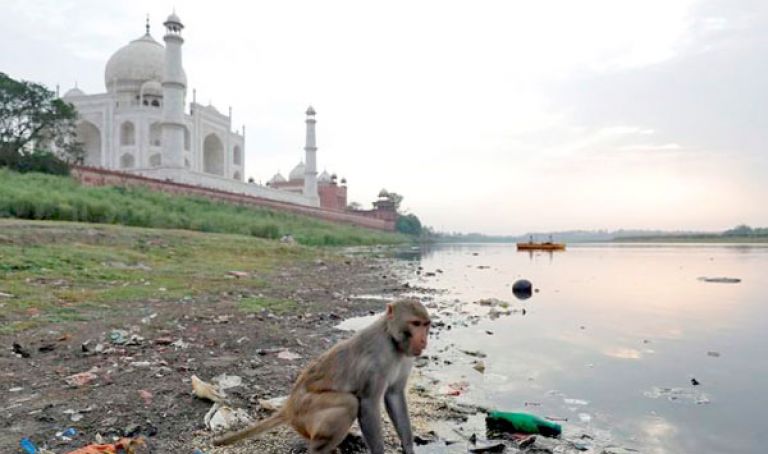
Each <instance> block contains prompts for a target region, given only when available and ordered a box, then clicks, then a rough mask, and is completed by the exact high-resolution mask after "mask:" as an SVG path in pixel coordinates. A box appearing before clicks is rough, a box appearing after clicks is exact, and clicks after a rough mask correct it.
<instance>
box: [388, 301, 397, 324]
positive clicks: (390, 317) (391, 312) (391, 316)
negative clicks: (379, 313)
mask: <svg viewBox="0 0 768 454" xmlns="http://www.w3.org/2000/svg"><path fill="white" fill-rule="evenodd" d="M394 318H395V306H394V305H393V304H392V303H387V320H394Z"/></svg>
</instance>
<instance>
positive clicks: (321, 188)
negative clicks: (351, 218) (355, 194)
mask: <svg viewBox="0 0 768 454" xmlns="http://www.w3.org/2000/svg"><path fill="white" fill-rule="evenodd" d="M317 193H318V195H319V196H320V208H324V209H327V210H334V211H345V210H346V209H347V187H346V186H338V185H336V184H320V185H318V187H317Z"/></svg>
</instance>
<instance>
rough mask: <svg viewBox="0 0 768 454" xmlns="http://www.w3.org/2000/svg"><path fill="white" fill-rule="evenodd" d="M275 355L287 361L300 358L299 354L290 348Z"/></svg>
mask: <svg viewBox="0 0 768 454" xmlns="http://www.w3.org/2000/svg"><path fill="white" fill-rule="evenodd" d="M277 357H278V358H280V359H285V360H288V361H293V360H295V359H299V358H301V355H299V354H297V353H293V352H292V351H290V350H283V351H281V352H280V353H278V354H277Z"/></svg>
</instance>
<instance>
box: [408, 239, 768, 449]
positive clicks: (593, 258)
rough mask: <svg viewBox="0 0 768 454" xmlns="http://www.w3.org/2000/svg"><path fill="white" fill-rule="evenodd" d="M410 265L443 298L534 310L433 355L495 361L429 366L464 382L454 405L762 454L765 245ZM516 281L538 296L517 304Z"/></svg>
mask: <svg viewBox="0 0 768 454" xmlns="http://www.w3.org/2000/svg"><path fill="white" fill-rule="evenodd" d="M473 253H476V254H477V255H474V254H473ZM408 258H409V259H411V260H415V261H416V262H418V263H419V264H420V265H421V266H423V267H424V270H425V271H433V270H435V269H438V268H439V269H441V270H443V271H444V273H443V274H438V275H437V276H436V277H434V278H426V279H416V278H414V279H413V281H412V283H414V284H418V285H424V286H429V287H433V288H438V289H442V290H445V293H444V294H441V295H438V296H436V297H435V300H436V301H440V302H453V301H455V300H458V301H460V302H462V303H466V302H473V301H476V300H479V299H482V298H498V299H502V300H506V301H509V302H511V303H512V307H514V308H522V307H524V308H526V312H527V313H526V315H524V316H523V315H522V314H520V313H516V314H512V315H510V316H506V317H501V318H499V319H496V320H490V319H487V318H483V319H482V320H481V321H480V322H479V323H478V324H477V325H470V326H467V327H463V328H458V329H453V330H451V331H443V332H442V334H440V336H439V338H438V339H437V340H436V341H435V342H433V344H432V345H431V346H430V350H431V351H432V352H436V351H438V350H441V349H444V348H446V347H448V349H447V351H446V353H445V354H451V351H452V350H455V349H456V348H462V349H470V350H481V351H483V352H485V353H486V354H487V355H488V357H487V358H485V360H484V361H485V364H486V367H487V369H486V371H485V373H484V374H480V373H478V372H476V371H474V370H472V369H471V362H472V360H473V358H471V357H468V356H466V355H462V354H461V353H458V352H456V353H455V355H454V356H453V357H452V359H454V360H455V362H454V363H453V364H451V365H440V366H433V367H430V368H429V369H428V370H427V371H426V374H427V375H428V376H431V377H434V378H438V379H440V380H442V381H443V382H450V381H456V380H457V379H460V380H466V381H468V382H469V385H470V386H469V388H468V391H467V393H466V394H465V395H463V396H461V397H460V399H464V400H467V401H472V402H477V403H480V404H484V405H488V406H491V407H495V408H498V409H504V410H512V411H515V410H517V411H528V412H533V413H536V414H540V415H542V416H553V417H563V418H568V422H565V423H564V428H565V430H566V434H569V433H570V434H577V433H582V432H587V433H590V434H592V435H593V436H595V437H596V442H595V445H599V444H600V443H603V444H605V443H614V444H619V445H621V446H624V447H629V448H635V449H639V450H640V451H641V452H649V453H726V452H727V453H763V452H768V448H766V447H765V446H766V441H765V440H764V437H765V436H766V433H765V428H766V427H768V380H767V378H768V297H766V290H768V248H766V247H760V246H753V247H749V246H725V245H716V246H711V245H607V246H606V245H583V246H573V247H570V248H569V249H568V251H567V252H562V253H554V254H548V253H537V254H533V255H531V254H529V253H525V252H517V251H516V250H515V247H514V245H512V246H510V245H450V246H438V247H436V248H434V249H432V250H430V251H422V252H421V253H414V254H413V255H412V256H410V257H408ZM478 266H489V267H490V268H488V269H479V268H478ZM701 276H730V277H737V278H740V279H742V281H741V283H738V284H721V283H707V282H702V281H700V280H698V278H699V277H701ZM414 277H415V275H414ZM518 278H526V279H529V280H531V281H532V282H533V284H534V287H536V288H538V289H540V291H539V292H538V293H535V294H534V295H533V297H531V298H530V299H528V300H526V301H519V300H517V299H515V298H514V296H513V295H512V292H511V284H512V283H513V282H514V281H515V280H516V279H518ZM453 304H459V303H453ZM471 306H474V307H477V305H474V304H470V305H467V307H471ZM486 330H490V331H492V332H493V334H492V335H489V334H487V333H486ZM450 344H455V345H456V347H450ZM693 377H695V378H696V380H698V381H699V382H700V383H701V385H700V386H696V387H694V386H692V385H691V378H693ZM664 388H672V389H673V391H672V394H671V395H670V392H666V391H665V390H664ZM526 402H528V403H533V404H534V405H529V406H526ZM597 452H599V450H598V451H597Z"/></svg>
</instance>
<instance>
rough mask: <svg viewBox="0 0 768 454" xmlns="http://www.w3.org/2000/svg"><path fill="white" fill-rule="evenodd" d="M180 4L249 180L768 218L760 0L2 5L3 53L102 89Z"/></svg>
mask: <svg viewBox="0 0 768 454" xmlns="http://www.w3.org/2000/svg"><path fill="white" fill-rule="evenodd" d="M174 5H175V6H176V12H177V13H178V15H179V16H180V17H181V20H182V21H183V22H184V24H185V26H186V28H185V30H184V37H185V44H184V66H185V69H186V73H187V76H188V79H189V85H188V94H187V101H188V102H189V101H191V99H192V89H196V90H197V96H198V101H199V102H202V103H204V104H207V103H208V102H209V100H210V101H211V102H212V104H213V105H214V106H216V107H217V108H218V109H219V110H220V111H222V112H226V111H227V109H228V107H229V106H232V108H233V111H234V115H233V116H234V118H233V127H234V128H235V129H239V128H240V126H241V125H243V124H244V125H245V126H246V130H247V136H246V150H245V154H246V177H254V178H255V179H256V180H257V181H261V182H264V181H266V180H268V179H269V178H270V177H271V176H272V175H273V174H274V173H275V172H277V171H281V172H282V173H283V174H284V175H285V174H287V173H288V172H289V171H290V170H291V169H292V168H293V166H295V165H296V164H297V163H298V162H299V160H300V159H301V158H302V157H303V151H302V147H303V141H304V129H303V128H304V124H303V119H304V118H303V112H304V110H305V109H306V107H307V106H308V105H310V104H311V105H313V106H314V107H315V109H316V110H317V119H318V124H317V128H318V132H317V135H318V146H319V151H318V162H319V167H320V169H319V170H320V171H322V170H323V169H327V170H328V171H329V172H337V173H338V174H339V175H340V176H343V177H346V178H347V179H348V180H349V195H350V197H349V201H350V202H352V201H356V202H360V203H362V204H364V205H367V204H369V202H370V201H372V200H373V199H374V198H375V196H376V195H377V193H378V191H379V189H381V188H386V189H388V190H391V191H395V192H398V193H401V194H403V195H404V196H405V200H404V207H405V208H406V209H408V210H410V211H412V212H414V213H415V214H417V215H418V216H419V217H420V218H421V219H422V221H423V222H424V223H425V224H427V225H430V226H432V227H434V228H435V229H436V230H439V231H463V232H482V233H485V234H491V235H516V234H521V233H525V232H528V231H563V230H578V229H583V230H598V229H608V230H615V229H620V228H624V229H659V230H706V231H721V230H725V229H728V228H731V227H733V226H735V225H737V224H742V223H744V224H749V225H751V226H753V227H757V226H766V225H768V203H766V202H765V198H766V197H765V196H766V195H767V194H768V178H767V177H768V154H767V153H766V143H767V141H766V133H768V116H766V115H765V109H766V107H765V106H767V105H768V61H766V59H765V55H767V54H768V53H767V52H768V4H765V2H759V1H753V0H745V1H725V0H714V1H695V0H680V1H645V2H617V1H608V0H604V1H585V2H578V3H577V2H569V1H564V0H563V1H547V2H535V3H528V4H512V3H509V2H483V3H476V2H473V3H469V2H418V3H416V2H400V1H395V2H388V3H386V4H363V3H360V2H336V1H333V2H322V3H321V2H308V1H289V2H279V3H268V4H239V3H236V2H229V1H222V2H217V3H216V7H211V6H210V3H203V2H183V3H178V2H176V3H174V2H169V1H164V0H163V1H148V0H139V1H134V2H130V3H123V2H120V3H118V2H108V3H105V2H97V1H95V0H82V1H53V0H41V1H22V0H9V1H6V2H4V14H3V16H2V17H0V40H2V42H3V43H4V44H3V45H2V46H3V47H2V52H0V71H3V72H6V73H8V74H9V75H10V76H11V77H14V78H19V79H27V80H33V81H37V82H41V83H43V84H45V85H47V86H49V87H51V88H54V87H55V86H56V85H57V84H58V85H60V86H61V92H62V93H63V92H65V91H66V90H67V89H69V88H71V87H72V86H74V84H75V82H77V84H78V86H79V87H80V88H81V89H83V90H84V91H85V92H86V93H89V94H93V93H100V92H104V66H105V64H106V62H107V60H108V58H109V57H110V56H111V55H112V54H113V53H114V52H115V51H116V50H117V49H119V48H120V47H122V46H123V45H125V44H127V43H128V42H129V41H131V40H133V39H135V38H137V37H139V36H141V35H142V34H143V33H144V21H145V16H146V14H147V13H149V15H150V23H151V27H152V35H153V36H154V37H155V39H157V40H161V39H162V35H163V30H162V25H161V24H162V22H163V20H164V19H165V17H166V16H167V15H168V14H169V13H170V12H171V10H172V9H173V7H174Z"/></svg>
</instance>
